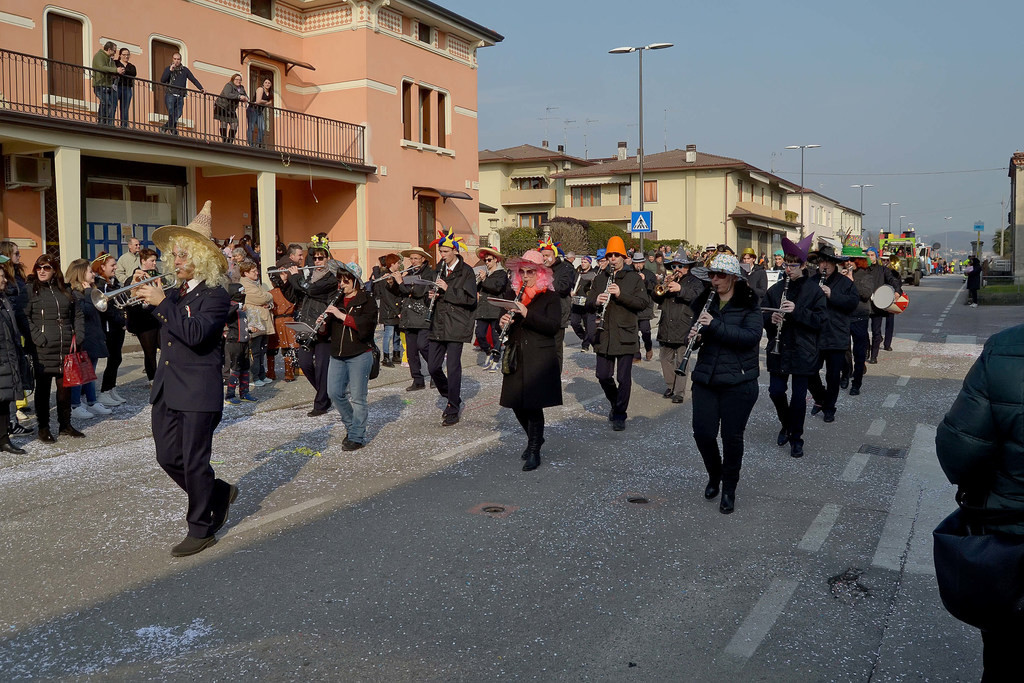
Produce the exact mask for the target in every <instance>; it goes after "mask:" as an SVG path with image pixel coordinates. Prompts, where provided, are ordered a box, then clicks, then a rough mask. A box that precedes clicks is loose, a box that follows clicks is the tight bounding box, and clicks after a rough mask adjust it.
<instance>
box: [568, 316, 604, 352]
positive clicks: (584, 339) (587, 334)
mask: <svg viewBox="0 0 1024 683" xmlns="http://www.w3.org/2000/svg"><path fill="white" fill-rule="evenodd" d="M596 324H597V314H596V313H585V312H582V311H579V312H577V311H573V312H572V313H570V314H569V325H570V326H571V327H572V331H573V332H575V333H576V336H577V337H579V338H580V342H581V343H580V346H582V347H583V349H584V350H585V349H587V348H589V347H590V345H591V344H593V343H594V332H596V330H595V329H594V326H595V325H596Z"/></svg>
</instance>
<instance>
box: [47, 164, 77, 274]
mask: <svg viewBox="0 0 1024 683" xmlns="http://www.w3.org/2000/svg"><path fill="white" fill-rule="evenodd" d="M53 169H54V174H55V178H54V183H56V185H55V187H56V190H57V241H58V242H60V267H61V270H67V267H68V264H69V263H71V262H72V261H74V260H75V259H78V258H82V256H83V251H84V250H83V241H82V228H83V223H82V150H80V149H76V148H74V147H58V148H57V151H56V153H55V154H54V158H53ZM43 252H44V253H45V252H46V245H45V244H44V245H43Z"/></svg>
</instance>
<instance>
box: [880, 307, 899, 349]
mask: <svg viewBox="0 0 1024 683" xmlns="http://www.w3.org/2000/svg"><path fill="white" fill-rule="evenodd" d="M895 327H896V314H895V313H886V314H885V334H884V335H882V346H884V347H885V348H887V349H888V348H892V333H893V328H895Z"/></svg>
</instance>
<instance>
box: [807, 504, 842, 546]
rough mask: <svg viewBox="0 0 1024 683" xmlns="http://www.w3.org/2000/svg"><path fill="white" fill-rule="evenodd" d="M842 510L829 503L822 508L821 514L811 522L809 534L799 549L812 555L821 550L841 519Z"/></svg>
mask: <svg viewBox="0 0 1024 683" xmlns="http://www.w3.org/2000/svg"><path fill="white" fill-rule="evenodd" d="M840 510H842V507H841V506H839V505H835V504H833V503H827V504H826V505H825V506H824V507H823V508H821V512H819V513H818V516H817V517H815V518H814V521H813V522H811V526H810V528H809V529H807V533H806V534H804V537H803V538H802V539H801V540H800V543H799V544H798V545H797V548H799V549H800V550H806V551H808V552H811V553H816V552H818V551H819V550H821V546H822V545H824V543H825V540H826V539H827V538H828V535H829V533H831V531H832V527H833V526H834V525H835V523H836V520H837V519H839V511H840Z"/></svg>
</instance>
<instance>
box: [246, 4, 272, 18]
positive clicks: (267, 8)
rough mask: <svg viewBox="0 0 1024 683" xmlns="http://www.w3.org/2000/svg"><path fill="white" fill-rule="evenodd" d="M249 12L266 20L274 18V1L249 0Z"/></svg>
mask: <svg viewBox="0 0 1024 683" xmlns="http://www.w3.org/2000/svg"><path fill="white" fill-rule="evenodd" d="M249 11H250V12H251V13H252V14H255V15H256V16H257V17H262V18H264V19H273V18H274V0H249Z"/></svg>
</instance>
